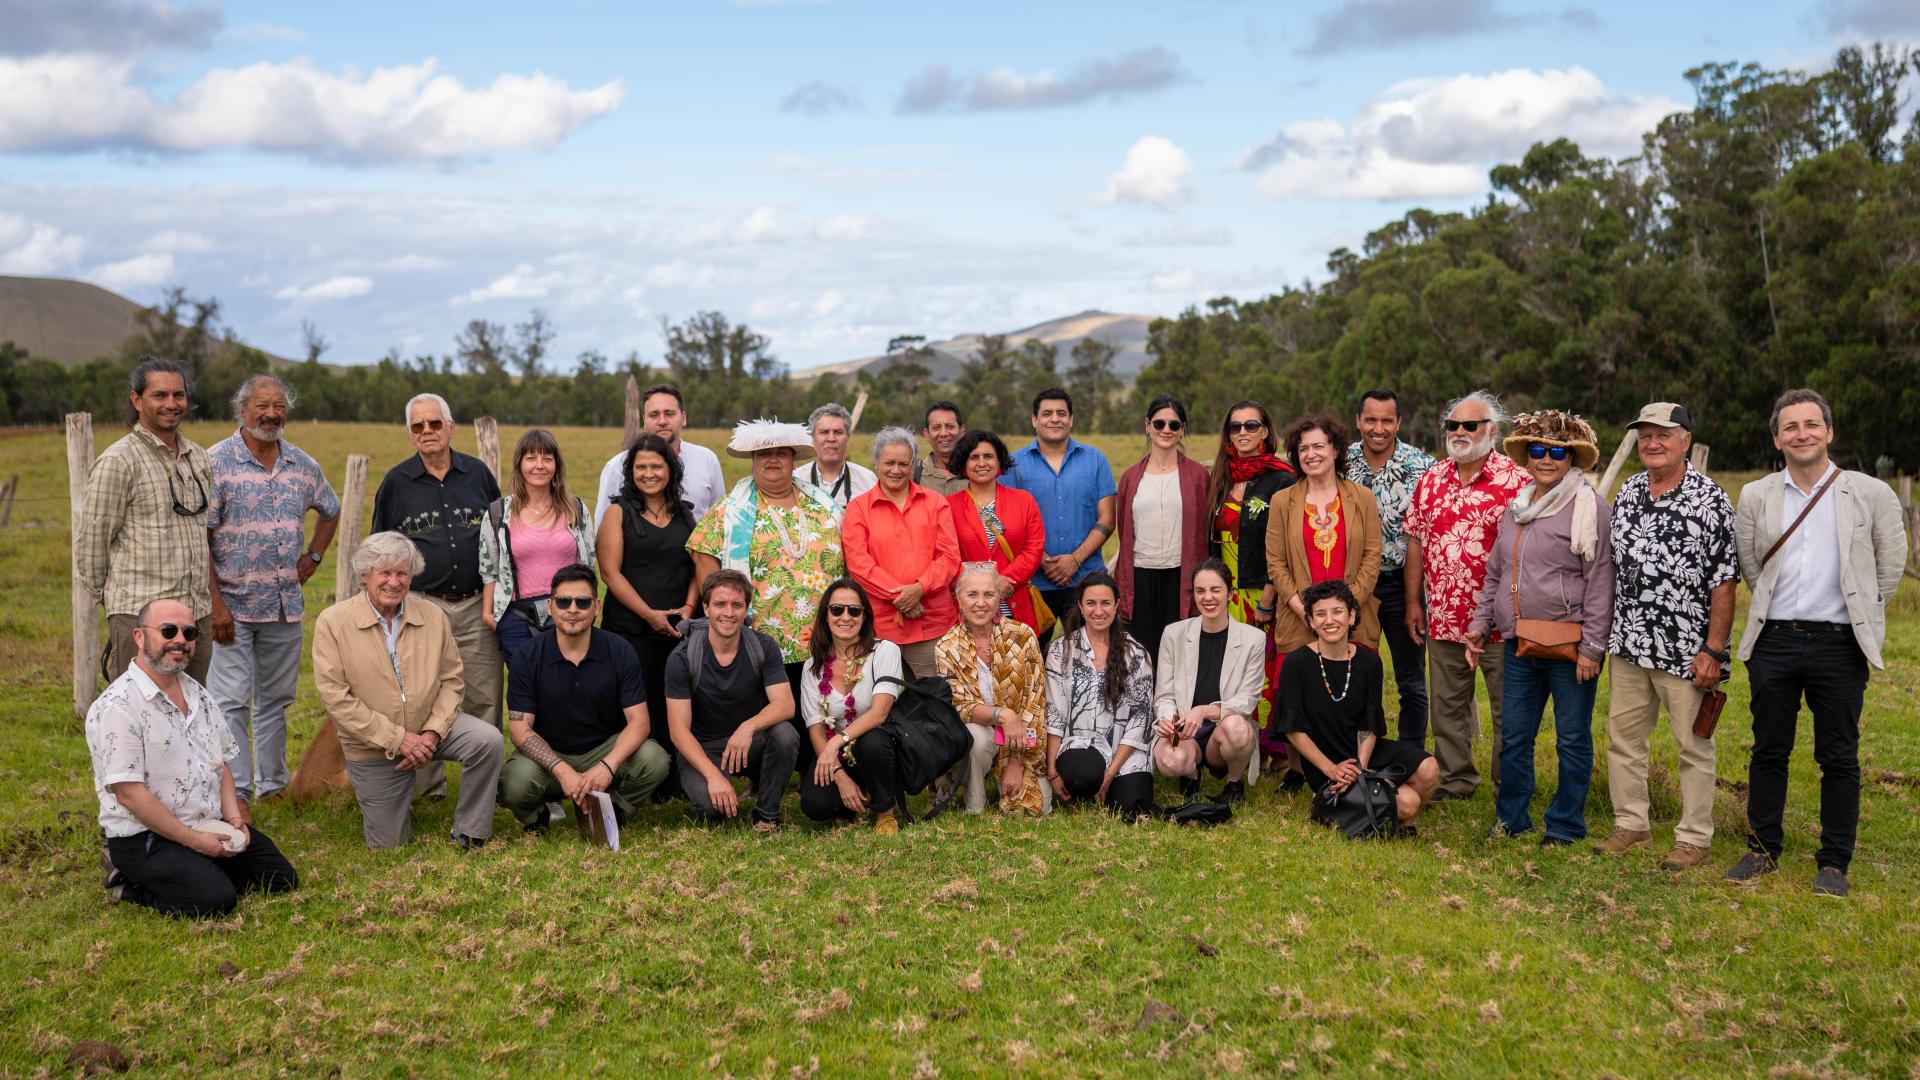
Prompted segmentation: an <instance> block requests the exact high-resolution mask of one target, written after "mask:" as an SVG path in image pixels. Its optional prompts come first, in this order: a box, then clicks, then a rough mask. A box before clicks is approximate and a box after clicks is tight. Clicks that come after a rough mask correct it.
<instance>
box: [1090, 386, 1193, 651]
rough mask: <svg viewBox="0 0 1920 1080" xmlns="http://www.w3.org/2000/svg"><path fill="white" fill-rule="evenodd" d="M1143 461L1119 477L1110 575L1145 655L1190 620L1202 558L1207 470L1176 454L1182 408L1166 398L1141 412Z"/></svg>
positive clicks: (1181, 434) (1181, 436)
mask: <svg viewBox="0 0 1920 1080" xmlns="http://www.w3.org/2000/svg"><path fill="white" fill-rule="evenodd" d="M1146 431H1147V456H1146V457H1143V458H1141V459H1140V460H1139V461H1137V462H1134V465H1133V468H1131V469H1128V470H1127V471H1126V472H1124V473H1122V474H1121V476H1120V492H1119V499H1118V503H1119V506H1118V510H1119V512H1118V513H1117V514H1116V515H1115V517H1116V518H1117V519H1118V521H1119V526H1120V551H1119V554H1118V555H1117V556H1116V557H1115V558H1114V560H1113V577H1114V580H1115V581H1117V582H1118V583H1119V584H1120V613H1121V614H1122V615H1124V616H1126V619H1127V626H1128V628H1129V629H1130V630H1131V631H1132V633H1133V636H1134V638H1135V640H1137V641H1139V642H1140V644H1142V645H1144V646H1146V649H1147V655H1148V656H1150V657H1154V658H1158V657H1159V655H1160V635H1161V633H1162V632H1163V631H1165V630H1166V628H1167V627H1168V626H1170V625H1172V624H1174V623H1176V622H1179V621H1180V620H1181V619H1190V618H1192V617H1193V568H1194V567H1195V566H1198V565H1199V564H1200V562H1201V561H1202V560H1204V559H1205V558H1207V555H1208V550H1207V520H1208V515H1207V509H1208V502H1207V482H1208V474H1207V467H1206V466H1205V465H1202V464H1200V463H1199V462H1197V461H1195V460H1193V459H1192V458H1190V457H1188V456H1187V455H1186V454H1184V453H1181V452H1180V442H1181V440H1182V439H1184V438H1186V432H1187V407H1186V406H1185V405H1182V404H1181V403H1180V399H1179V398H1177V397H1174V396H1173V395H1172V394H1161V395H1160V396H1159V397H1157V398H1154V399H1153V404H1151V405H1148V406H1147V422H1146Z"/></svg>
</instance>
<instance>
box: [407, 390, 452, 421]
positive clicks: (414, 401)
mask: <svg viewBox="0 0 1920 1080" xmlns="http://www.w3.org/2000/svg"><path fill="white" fill-rule="evenodd" d="M423 401H431V402H433V403H434V404H435V405H438V406H440V419H442V420H445V421H446V422H447V426H448V427H452V426H453V406H451V405H449V404H447V399H446V398H443V397H441V396H440V395H439V394H415V395H413V396H412V397H410V398H408V399H407V411H406V414H405V415H404V416H403V417H402V418H401V422H402V423H404V424H412V423H413V407H414V406H415V405H418V404H420V403H421V402H423Z"/></svg>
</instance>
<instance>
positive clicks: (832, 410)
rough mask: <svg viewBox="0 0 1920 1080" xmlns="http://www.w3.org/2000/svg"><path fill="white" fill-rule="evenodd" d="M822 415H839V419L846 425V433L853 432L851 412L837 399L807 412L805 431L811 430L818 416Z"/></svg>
mask: <svg viewBox="0 0 1920 1080" xmlns="http://www.w3.org/2000/svg"><path fill="white" fill-rule="evenodd" d="M823 416H837V417H839V418H840V419H841V421H842V422H844V423H845V424H846V425H847V434H849V435H851V434H853V414H852V413H850V412H848V411H847V407H846V406H845V405H842V404H840V403H839V402H837V401H829V402H827V403H826V404H825V405H822V406H820V407H819V408H817V409H815V410H813V411H812V412H810V413H808V414H807V431H808V432H812V431H813V425H815V424H817V423H819V422H820V418H821V417H823Z"/></svg>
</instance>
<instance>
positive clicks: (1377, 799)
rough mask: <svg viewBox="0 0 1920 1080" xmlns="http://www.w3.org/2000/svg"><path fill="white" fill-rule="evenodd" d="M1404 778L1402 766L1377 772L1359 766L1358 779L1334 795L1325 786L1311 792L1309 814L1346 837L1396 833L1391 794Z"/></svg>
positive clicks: (1393, 804) (1355, 837)
mask: <svg viewBox="0 0 1920 1080" xmlns="http://www.w3.org/2000/svg"><path fill="white" fill-rule="evenodd" d="M1405 779H1406V770H1405V769H1402V768H1400V767H1399V766H1397V765H1390V766H1388V767H1387V768H1384V769H1381V770H1380V771H1378V772H1375V771H1373V770H1372V769H1362V770H1360V777H1359V779H1357V780H1355V781H1354V782H1353V783H1351V784H1348V785H1347V788H1346V790H1345V791H1342V792H1340V793H1339V794H1337V795H1336V794H1334V793H1333V790H1332V789H1331V788H1328V789H1326V791H1325V792H1324V793H1323V794H1321V795H1317V796H1315V797H1314V800H1313V810H1312V813H1311V816H1312V818H1313V820H1315V821H1317V822H1319V823H1321V824H1322V825H1326V826H1329V827H1331V828H1334V829H1337V830H1339V832H1340V834H1341V835H1343V836H1345V837H1346V838H1347V839H1349V840H1363V839H1366V838H1368V837H1389V836H1397V835H1399V833H1400V815H1399V812H1398V811H1397V810H1396V809H1395V806H1396V804H1395V802H1394V796H1395V795H1396V794H1397V793H1398V792H1399V790H1400V782H1401V781H1402V780H1405Z"/></svg>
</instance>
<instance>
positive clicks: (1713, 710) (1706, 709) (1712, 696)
mask: <svg viewBox="0 0 1920 1080" xmlns="http://www.w3.org/2000/svg"><path fill="white" fill-rule="evenodd" d="M1726 707H1727V692H1726V691H1725V690H1708V691H1707V692H1706V693H1704V694H1702V695H1701V696H1700V711H1699V712H1696V713H1694V714H1693V737H1694V738H1696V739H1711V738H1713V729H1714V728H1715V727H1716V726H1718V725H1719V723H1720V710H1721V709H1724V708H1726Z"/></svg>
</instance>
